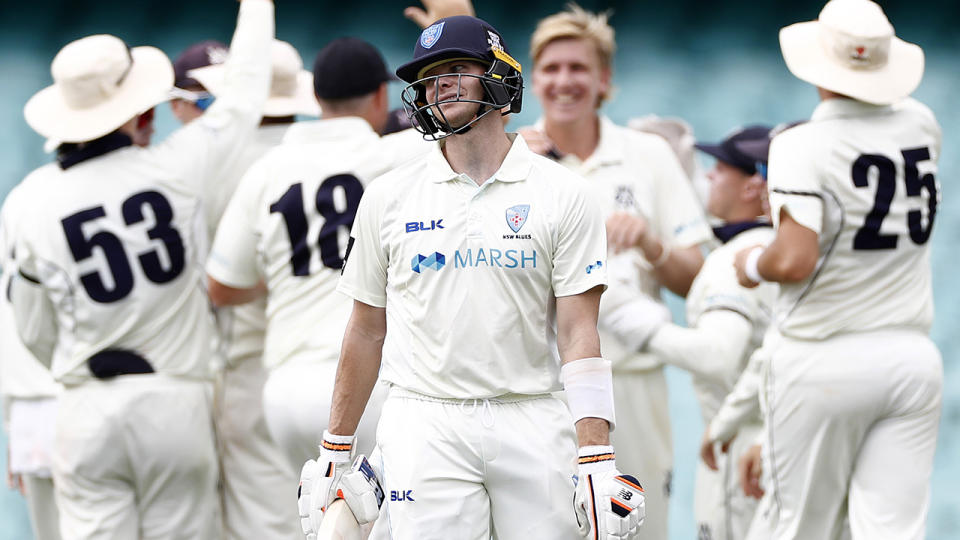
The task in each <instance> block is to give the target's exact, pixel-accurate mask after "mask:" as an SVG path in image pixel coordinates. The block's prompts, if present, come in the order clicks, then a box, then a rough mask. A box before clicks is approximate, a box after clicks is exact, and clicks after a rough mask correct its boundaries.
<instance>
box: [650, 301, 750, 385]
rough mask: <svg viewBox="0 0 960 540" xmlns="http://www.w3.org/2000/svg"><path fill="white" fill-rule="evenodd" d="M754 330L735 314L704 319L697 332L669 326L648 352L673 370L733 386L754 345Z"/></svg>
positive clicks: (710, 314) (721, 313)
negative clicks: (751, 341)
mask: <svg viewBox="0 0 960 540" xmlns="http://www.w3.org/2000/svg"><path fill="white" fill-rule="evenodd" d="M752 330H753V327H752V325H751V323H750V321H748V320H747V319H746V318H744V317H743V316H742V315H739V314H737V313H734V312H732V311H715V312H708V313H705V314H704V315H703V316H701V317H700V320H699V321H698V324H697V326H696V327H694V328H684V327H682V326H677V325H675V324H665V325H663V326H661V327H660V328H659V329H658V330H657V332H656V333H655V334H654V335H653V337H651V338H650V342H649V343H648V344H647V350H648V351H650V352H652V353H654V354H655V355H656V356H657V357H658V358H660V359H662V360H663V361H664V362H666V363H668V364H671V365H673V366H676V367H679V368H680V369H683V370H684V371H687V372H689V373H691V374H693V375H696V376H698V377H703V378H705V379H709V380H711V381H715V382H719V383H722V384H732V383H733V381H735V380H736V378H737V376H738V374H739V368H740V365H741V360H742V359H743V355H744V352H745V351H746V349H747V347H748V346H749V344H750V337H751V334H752Z"/></svg>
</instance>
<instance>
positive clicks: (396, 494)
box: [390, 489, 414, 502]
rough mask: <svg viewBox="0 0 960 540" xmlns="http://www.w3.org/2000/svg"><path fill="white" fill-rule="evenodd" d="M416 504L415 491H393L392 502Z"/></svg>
mask: <svg viewBox="0 0 960 540" xmlns="http://www.w3.org/2000/svg"><path fill="white" fill-rule="evenodd" d="M407 501H410V502H414V500H413V490H412V489H408V490H406V491H403V490H400V491H391V492H390V502H407Z"/></svg>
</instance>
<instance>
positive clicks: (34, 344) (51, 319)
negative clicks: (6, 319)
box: [10, 273, 58, 368]
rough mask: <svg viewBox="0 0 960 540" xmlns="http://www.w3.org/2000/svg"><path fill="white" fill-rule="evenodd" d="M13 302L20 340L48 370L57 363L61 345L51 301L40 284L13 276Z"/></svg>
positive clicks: (11, 292)
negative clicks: (55, 352)
mask: <svg viewBox="0 0 960 540" xmlns="http://www.w3.org/2000/svg"><path fill="white" fill-rule="evenodd" d="M10 302H11V304H13V318H14V320H15V322H16V325H17V332H18V333H19V334H20V340H21V341H22V342H23V344H24V346H25V347H26V348H27V350H29V351H30V353H31V354H32V355H33V356H34V357H36V359H37V360H38V361H39V362H40V363H41V364H43V365H44V366H46V367H48V368H49V367H50V364H51V363H52V362H53V351H54V349H55V348H56V344H57V337H58V336H57V334H58V329H57V318H56V312H55V311H54V309H53V305H52V304H51V303H50V299H49V298H47V295H46V292H45V291H44V290H43V288H42V287H41V286H40V284H39V282H37V280H36V279H35V278H33V277H30V276H29V275H28V274H23V273H20V274H17V275H14V276H12V278H11V283H10Z"/></svg>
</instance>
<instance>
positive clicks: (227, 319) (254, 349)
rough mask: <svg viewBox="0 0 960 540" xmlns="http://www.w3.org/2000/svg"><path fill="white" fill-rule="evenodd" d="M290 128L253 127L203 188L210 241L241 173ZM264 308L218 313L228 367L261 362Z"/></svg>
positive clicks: (261, 302)
mask: <svg viewBox="0 0 960 540" xmlns="http://www.w3.org/2000/svg"><path fill="white" fill-rule="evenodd" d="M290 126H291V124H275V125H266V126H260V127H259V128H257V131H256V133H255V134H254V136H253V138H252V139H251V140H250V142H249V143H248V144H247V145H245V146H244V147H243V148H242V151H241V152H239V153H238V155H237V156H236V158H234V159H231V160H229V161H228V162H227V163H226V164H225V168H224V172H223V174H222V176H221V177H220V178H218V179H217V181H216V182H208V183H207V184H206V185H205V186H204V188H205V193H204V195H203V206H204V213H205V215H206V218H207V226H208V230H209V235H210V236H209V239H210V240H211V241H213V238H214V237H215V235H216V227H217V225H218V224H219V223H220V219H221V218H222V217H223V213H224V211H225V210H226V208H227V203H228V202H229V201H230V199H231V197H232V196H233V194H234V193H235V192H236V190H237V185H238V184H240V179H241V178H243V175H244V173H246V171H247V170H248V169H249V168H250V166H251V165H253V164H254V162H256V161H257V160H258V159H260V158H261V157H263V156H264V154H266V153H267V152H268V151H269V150H270V149H272V148H274V147H276V146H278V145H279V144H280V143H281V141H283V137H284V135H285V134H286V132H287V129H288V128H289V127H290ZM266 308H267V302H266V300H265V299H264V298H257V299H256V300H254V301H252V302H248V303H246V304H241V305H239V306H231V307H224V308H220V310H218V312H217V315H218V318H219V320H220V323H221V325H220V326H221V333H222V337H223V338H224V341H225V343H224V345H225V354H226V362H227V365H228V366H236V365H237V364H239V363H240V362H243V361H247V360H251V361H257V362H259V361H260V360H261V359H262V357H263V342H264V336H265V334H266V330H267V316H266V313H265V311H266Z"/></svg>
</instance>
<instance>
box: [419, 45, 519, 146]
mask: <svg viewBox="0 0 960 540" xmlns="http://www.w3.org/2000/svg"><path fill="white" fill-rule="evenodd" d="M441 77H457V92H456V95H457V97H455V98H452V99H444V100H440V99H438V98H439V92H440V89H439V88H440V84H439V83H440V81H439V79H440V78H441ZM464 77H472V78H475V79H479V81H480V85H481V87H482V88H483V90H484V92H483V97H482V99H463V98H460V97H459V96H460V94H461V92H460V89H461V85H462V84H463V79H464ZM429 82H433V83H434V89H435V91H434V93H433V95H432V96H427V92H426V87H427V83H429ZM522 99H523V77H522V76H521V75H520V72H519V71H517V70H516V69H514V68H513V67H512V66H510V65H509V64H507V63H506V62H503V61H500V60H495V61H494V62H493V63H492V64H491V65H490V68H489V69H488V70H487V71H486V73H484V74H482V75H475V74H472V73H448V74H440V75H433V76H430V77H424V78H422V79H419V80H416V81H414V82H413V83H411V84H409V85H407V86H406V87H405V88H404V89H403V92H402V93H401V95H400V100H401V101H402V102H403V108H404V110H405V111H406V112H407V116H408V117H409V118H410V121H411V123H412V124H413V126H414V128H415V129H417V131H419V132H420V133H422V134H423V136H424V139H427V140H434V141H436V140H440V139H443V138H445V137H449V136H450V135H454V134H457V133H465V132H466V131H468V130H469V129H470V127H471V126H472V125H473V124H475V123H476V122H477V121H479V120H480V119H481V118H483V117H484V116H486V115H487V114H489V113H491V112H493V111H500V113H501V114H504V115H505V114H509V113H518V112H520V107H521V103H522ZM457 102H460V103H476V104H478V105H479V106H478V107H477V114H476V116H474V117H473V118H472V119H471V120H470V121H469V122H467V123H466V124H464V125H462V126H454V125H451V123H450V121H449V120H448V119H447V117H446V115H445V114H444V113H443V110H442V109H441V105H443V104H446V103H457ZM505 109H506V110H505Z"/></svg>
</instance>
